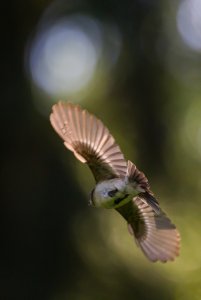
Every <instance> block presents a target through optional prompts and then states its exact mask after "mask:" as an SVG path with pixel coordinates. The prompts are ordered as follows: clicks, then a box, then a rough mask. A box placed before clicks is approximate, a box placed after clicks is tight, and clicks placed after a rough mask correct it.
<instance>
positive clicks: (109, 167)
mask: <svg viewBox="0 0 201 300" xmlns="http://www.w3.org/2000/svg"><path fill="white" fill-rule="evenodd" d="M50 122H51V124H52V126H53V128H54V129H55V131H56V132H57V133H58V134H59V136H60V137H61V138H62V139H63V140H64V145H65V146H66V147H67V148H68V149H69V150H70V151H72V152H73V153H74V155H75V156H76V158H77V159H79V160H80V161H81V162H82V163H87V164H88V166H89V167H90V169H91V171H92V172H93V175H94V177H95V180H96V182H99V181H102V180H106V179H111V178H115V177H121V176H125V175H126V169H127V163H126V161H125V159H124V156H123V154H122V152H121V150H120V148H119V146H118V145H117V144H116V142H115V140H114V138H113V136H112V135H111V134H110V132H109V130H108V129H107V128H106V127H105V126H104V125H103V123H102V122H101V121H100V120H99V119H98V118H96V117H95V116H94V115H92V114H90V113H89V112H88V111H86V110H83V109H81V107H80V106H79V105H74V104H71V103H65V102H59V103H57V104H55V105H54V106H53V107H52V114H51V115H50Z"/></svg>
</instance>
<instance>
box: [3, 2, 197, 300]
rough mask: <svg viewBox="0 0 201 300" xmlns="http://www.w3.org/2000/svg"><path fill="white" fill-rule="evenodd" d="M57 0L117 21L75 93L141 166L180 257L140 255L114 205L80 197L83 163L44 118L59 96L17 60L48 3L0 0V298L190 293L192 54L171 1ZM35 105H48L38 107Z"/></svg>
mask: <svg viewBox="0 0 201 300" xmlns="http://www.w3.org/2000/svg"><path fill="white" fill-rule="evenodd" d="M62 3H63V4H65V14H72V13H75V12H78V13H84V14H89V15H91V16H93V17H95V18H98V19H99V20H101V21H103V22H104V21H105V20H107V21H111V22H113V23H115V24H117V25H118V28H119V29H120V32H121V34H122V45H123V46H122V50H121V54H120V57H119V61H118V62H117V65H116V66H114V67H113V68H111V70H107V68H106V67H105V66H104V63H102V64H100V65H99V69H98V71H97V72H98V77H96V79H95V81H94V82H93V85H92V86H91V87H90V88H89V89H88V90H87V91H83V93H82V91H81V92H79V93H75V96H76V101H77V102H80V103H81V105H82V106H84V107H86V108H87V109H89V110H90V111H91V112H93V113H94V114H95V115H97V116H99V117H100V118H101V119H102V120H103V121H104V123H105V124H106V125H107V126H108V127H109V129H110V130H111V132H112V133H113V134H114V136H115V138H116V139H117V141H118V143H119V144H120V146H121V149H122V151H123V152H124V153H125V156H126V158H129V159H131V160H132V161H134V162H135V163H136V165H137V166H138V167H139V169H141V170H143V171H144V172H145V174H147V176H148V178H149V180H150V183H151V186H152V189H153V191H154V192H155V194H156V195H157V197H158V198H159V201H160V204H161V206H162V208H163V209H164V210H165V211H166V212H167V213H168V215H170V217H171V219H172V220H173V221H174V223H175V224H177V226H178V228H179V230H180V232H181V237H182V248H181V255H180V257H179V258H178V259H177V260H176V261H175V262H174V263H168V264H160V263H156V264H151V263H149V262H148V261H147V260H146V258H144V256H143V254H142V253H141V252H140V250H139V249H137V247H136V245H135V243H134V242H133V240H132V237H131V236H130V235H129V234H128V233H127V227H126V224H125V222H124V221H123V219H121V217H120V216H119V215H117V214H116V213H115V211H106V210H95V209H93V208H89V207H88V206H87V200H88V195H89V192H90V189H91V188H92V187H93V184H94V182H93V178H92V176H91V174H90V171H89V170H88V169H87V167H86V166H84V165H81V164H80V163H79V162H77V161H76V159H75V158H74V157H73V155H72V154H71V153H69V152H68V151H66V149H65V148H64V147H63V145H62V142H61V140H59V138H58V137H57V136H56V134H55V133H54V132H53V130H52V128H51V127H50V124H49V120H48V114H49V112H50V107H51V105H52V102H54V101H57V99H55V98H53V97H52V98H51V97H49V96H48V95H44V93H43V92H42V91H41V90H37V88H36V86H34V85H33V82H32V81H31V79H30V78H29V76H28V75H27V72H26V71H25V68H24V60H25V53H26V50H25V49H26V48H27V43H28V41H29V40H30V39H31V38H32V37H33V36H34V34H35V31H36V28H37V25H38V22H39V21H40V19H41V16H42V15H43V13H44V12H48V8H49V6H50V4H51V2H50V1H49V0H46V1H16V2H12V3H10V2H9V3H7V2H5V1H4V3H3V7H2V12H5V14H3V15H2V20H3V24H2V26H1V29H2V36H1V37H2V41H3V46H2V50H3V55H2V56H1V70H2V75H3V79H4V81H3V84H2V89H1V93H2V97H1V99H2V101H1V110H0V114H1V118H0V120H1V123H2V133H1V158H2V163H1V202H0V204H1V208H0V214H1V218H0V220H1V250H0V253H1V255H0V265H1V268H0V274H1V275H0V276H1V281H0V283H1V291H0V298H1V299H21V300H22V299H43V300H44V299H48V300H66V299H70V300H74V299H75V300H85V299H87V300H92V299H97V300H98V299H100V300H103V299H104V300H107V299H110V300H112V299H115V300H120V299H128V300H129V299H132V300H134V299H138V300H139V299H143V300H146V299H155V300H157V299H164V300H165V299H168V300H170V299H172V300H173V299H175V300H180V299H182V300H184V299H186V300H187V299H191V300H198V299H200V298H201V279H200V278H201V254H200V246H201V239H200V234H199V227H200V226H201V220H200V213H201V205H200V192H201V179H200V168H201V101H200V100H201V77H200V70H201V68H200V65H201V53H199V52H193V50H191V49H189V48H188V47H187V46H186V45H184V43H183V42H182V39H181V37H180V36H179V33H178V32H177V26H176V15H177V9H178V7H179V3H180V2H179V1H175V2H174V3H172V2H165V1H157V0H155V1H154V0H150V1H146V0H135V1H130V0H124V1H114V0H109V1H103V0H102V1H99V0H96V1H92V0H84V1H79V0H78V1H66V2H65V1H63V2H62ZM36 98H37V100H36ZM50 98H51V99H50ZM47 99H49V102H48V100H47ZM70 100H71V101H73V99H72V98H71V99H70ZM45 101H46V102H45ZM36 103H41V107H43V106H44V107H45V106H46V104H44V103H48V106H47V107H46V109H45V110H44V111H43V112H42V113H41V111H42V108H41V107H40V108H39V106H38V104H36Z"/></svg>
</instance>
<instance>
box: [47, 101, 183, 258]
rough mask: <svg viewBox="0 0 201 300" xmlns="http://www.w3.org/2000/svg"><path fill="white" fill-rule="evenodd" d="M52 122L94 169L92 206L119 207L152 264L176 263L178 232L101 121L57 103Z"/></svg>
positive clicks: (62, 136)
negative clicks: (158, 262) (157, 262)
mask: <svg viewBox="0 0 201 300" xmlns="http://www.w3.org/2000/svg"><path fill="white" fill-rule="evenodd" d="M50 123H51V125H52V127H53V129H54V130H55V131H56V133H57V134H58V135H59V136H60V137H61V139H62V140H63V142H64V145H65V147H66V148H67V149H69V150H70V151H72V152H73V154H74V156H75V157H76V158H77V159H78V160H79V161H80V162H82V163H84V164H87V165H88V166H89V168H90V169H91V171H92V174H93V176H94V178H95V182H96V184H95V187H94V188H93V189H92V191H91V193H90V199H89V205H90V206H93V207H96V208H106V209H115V210H116V211H117V212H118V213H119V214H120V215H121V216H122V217H123V218H124V219H125V220H126V222H127V226H128V231H129V233H130V234H131V235H132V236H133V237H134V240H135V241H136V244H137V246H138V247H139V248H140V249H141V250H142V252H143V253H144V255H145V256H146V257H147V258H148V260H149V261H151V262H156V261H160V262H164V263H165V262H167V261H174V260H175V258H176V257H177V256H178V255H179V252H180V233H179V231H178V230H177V228H176V226H175V225H174V224H173V223H172V222H171V220H170V219H169V218H168V217H167V215H166V214H165V213H164V212H163V210H162V209H161V208H160V206H159V202H158V200H157V199H156V198H155V196H154V194H153V192H152V191H151V188H150V185H149V182H148V179H147V177H146V176H145V174H144V173H143V172H141V171H140V170H138V168H137V167H136V165H135V164H134V163H132V162H131V161H130V160H126V159H125V157H124V155H123V153H122V151H121V149H120V147H119V145H118V144H117V143H116V141H115V139H114V137H113V136H112V134H111V133H110V132H109V130H108V128H107V127H106V126H105V125H104V124H103V122H102V121H101V120H100V119H99V118H97V117H96V116H94V115H93V114H91V113H89V112H88V111H87V110H86V109H83V108H81V106H80V105H78V104H73V103H70V102H63V101H59V102H58V103H56V104H54V105H53V106H52V112H51V114H50Z"/></svg>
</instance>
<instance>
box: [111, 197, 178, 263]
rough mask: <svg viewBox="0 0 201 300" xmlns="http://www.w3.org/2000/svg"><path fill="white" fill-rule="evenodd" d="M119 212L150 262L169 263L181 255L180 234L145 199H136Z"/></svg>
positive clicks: (165, 217)
mask: <svg viewBox="0 0 201 300" xmlns="http://www.w3.org/2000/svg"><path fill="white" fill-rule="evenodd" d="M117 211H118V212H119V213H120V214H121V215H122V216H123V217H124V218H125V219H126V220H127V222H128V229H129V232H130V233H131V234H132V235H133V236H134V237H135V240H136V242H137V245H138V246H139V247H140V248H141V249H142V251H143V253H144V254H145V256H146V257H147V258H148V259H149V260H150V261H152V262H155V261H158V260H159V261H161V262H167V261H169V260H174V259H175V257H176V256H178V255H179V249H180V235H179V232H178V231H177V229H176V227H175V225H174V224H172V223H171V221H170V219H168V217H167V216H166V215H165V213H163V212H162V211H161V210H160V213H159V214H156V213H155V211H154V210H153V209H152V208H151V206H149V205H148V204H147V203H145V202H144V201H143V199H141V198H140V197H135V198H133V201H130V202H129V203H127V204H126V205H124V206H122V207H119V208H117Z"/></svg>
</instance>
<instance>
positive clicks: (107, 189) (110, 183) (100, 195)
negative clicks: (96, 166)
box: [90, 178, 132, 208]
mask: <svg viewBox="0 0 201 300" xmlns="http://www.w3.org/2000/svg"><path fill="white" fill-rule="evenodd" d="M131 199H132V196H131V195H130V194H129V193H128V192H127V188H126V182H125V180H123V179H120V178H116V179H110V180H105V181H102V182H100V183H98V184H97V185H96V187H95V188H94V189H93V190H92V192H91V199H90V203H91V204H92V205H93V206H95V207H104V208H117V207H120V206H122V205H124V204H126V203H127V202H129V201H130V200H131Z"/></svg>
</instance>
